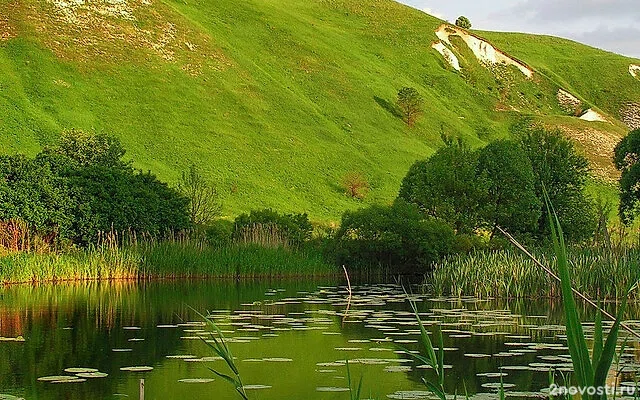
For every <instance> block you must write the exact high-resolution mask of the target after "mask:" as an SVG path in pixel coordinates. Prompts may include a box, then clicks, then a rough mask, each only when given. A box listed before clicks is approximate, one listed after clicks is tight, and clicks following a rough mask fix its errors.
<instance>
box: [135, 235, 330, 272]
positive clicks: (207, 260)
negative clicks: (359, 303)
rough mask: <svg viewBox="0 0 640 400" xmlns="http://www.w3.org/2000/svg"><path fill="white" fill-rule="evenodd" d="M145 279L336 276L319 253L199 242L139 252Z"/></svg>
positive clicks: (158, 246) (163, 245) (156, 247)
mask: <svg viewBox="0 0 640 400" xmlns="http://www.w3.org/2000/svg"><path fill="white" fill-rule="evenodd" d="M141 253H142V255H143V259H144V262H143V265H142V275H143V276H145V277H163V278H177V277H278V276H329V275H337V274H339V273H340V269H338V268H337V267H336V266H335V265H331V264H329V263H326V262H325V261H324V259H323V257H322V254H321V253H320V252H319V251H315V250H313V249H300V250H291V249H287V248H283V247H275V248H271V247H262V246H261V245H257V244H234V245H230V246H224V247H220V248H215V247H210V246H206V245H203V244H202V243H199V242H184V243H176V242H173V243H172V242H161V243H158V244H154V245H151V246H147V247H145V248H143V249H141Z"/></svg>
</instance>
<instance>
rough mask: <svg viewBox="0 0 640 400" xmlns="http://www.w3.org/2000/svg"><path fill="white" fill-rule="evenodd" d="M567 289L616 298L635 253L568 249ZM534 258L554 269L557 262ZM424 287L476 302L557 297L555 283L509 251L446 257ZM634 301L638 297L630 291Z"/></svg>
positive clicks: (639, 262) (633, 271) (635, 263)
mask: <svg viewBox="0 0 640 400" xmlns="http://www.w3.org/2000/svg"><path fill="white" fill-rule="evenodd" d="M569 254H570V258H571V265H570V271H571V275H572V279H573V285H574V287H575V288H576V289H578V290H579V291H582V292H585V293H589V294H590V295H591V296H593V297H595V298H598V299H602V300H611V299H620V298H623V297H625V296H626V291H625V288H627V286H628V285H629V284H630V283H633V282H635V281H636V280H637V279H638V277H639V276H640V250H637V249H634V250H621V251H610V250H598V249H574V250H571V251H570V252H569ZM534 255H535V256H536V257H537V258H538V259H539V260H540V261H541V262H542V263H543V264H545V265H550V266H551V269H552V270H554V271H556V270H557V268H558V263H557V259H556V258H554V257H549V256H546V255H545V254H544V253H543V252H534ZM429 284H430V285H432V288H433V290H434V292H435V293H436V294H439V295H453V296H476V297H480V298H489V297H497V298H530V297H559V296H560V294H561V288H560V285H559V284H558V283H557V282H556V281H555V280H553V279H552V278H551V277H549V276H548V275H546V274H545V272H544V271H542V270H541V269H540V268H539V267H537V266H536V265H535V264H534V263H533V261H531V260H530V259H528V258H527V257H526V256H524V255H522V254H520V253H519V252H516V251H515V250H499V251H479V252H475V253H471V254H468V255H460V256H453V257H449V258H447V259H445V260H443V261H441V262H439V263H438V264H436V265H435V269H434V271H433V275H432V277H431V278H430V279H429ZM632 296H633V298H634V299H636V300H637V299H640V294H638V293H637V292H634V293H633V294H632Z"/></svg>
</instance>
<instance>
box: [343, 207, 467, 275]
mask: <svg viewBox="0 0 640 400" xmlns="http://www.w3.org/2000/svg"><path fill="white" fill-rule="evenodd" d="M454 245H455V236H454V233H453V230H452V229H451V228H449V227H448V226H447V225H446V224H444V223H442V222H439V221H436V220H434V219H432V218H428V219H425V217H424V216H423V215H422V214H421V213H420V211H419V210H418V209H417V207H415V206H414V205H410V204H407V203H405V202H403V201H397V202H396V203H395V204H394V205H392V206H380V205H375V206H371V207H368V208H363V209H360V210H357V211H347V212H346V213H344V215H343V216H342V224H341V226H340V229H339V230H338V231H337V232H336V235H335V239H334V252H335V257H336V260H337V262H338V263H339V264H344V265H349V266H359V267H367V266H385V267H392V268H394V269H408V270H410V271H412V272H423V271H425V270H426V269H428V268H429V267H430V266H431V264H432V263H433V262H435V261H437V260H439V259H440V258H441V257H442V256H444V255H446V254H449V253H451V252H452V250H453V248H454Z"/></svg>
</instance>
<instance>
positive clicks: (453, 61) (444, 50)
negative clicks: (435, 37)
mask: <svg viewBox="0 0 640 400" xmlns="http://www.w3.org/2000/svg"><path fill="white" fill-rule="evenodd" d="M431 47H432V48H434V49H436V50H437V51H438V53H440V54H442V57H444V60H445V61H446V62H447V63H448V64H449V65H451V67H452V68H453V69H455V70H456V71H460V61H458V57H456V55H455V54H453V51H451V50H449V48H448V47H447V46H445V45H444V43H442V42H434V43H433V44H432V45H431Z"/></svg>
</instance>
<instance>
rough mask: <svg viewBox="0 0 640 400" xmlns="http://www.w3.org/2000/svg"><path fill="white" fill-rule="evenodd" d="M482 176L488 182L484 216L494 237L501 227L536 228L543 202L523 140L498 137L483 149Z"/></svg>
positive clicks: (480, 154)
mask: <svg viewBox="0 0 640 400" xmlns="http://www.w3.org/2000/svg"><path fill="white" fill-rule="evenodd" d="M478 176H479V178H480V179H479V180H480V181H482V182H486V183H487V184H488V185H487V189H488V192H487V199H486V201H485V202H484V207H483V215H482V219H483V221H484V223H485V224H486V226H487V228H489V229H490V230H491V232H492V234H491V235H492V236H493V234H494V233H495V231H496V227H497V226H501V227H503V228H505V229H507V230H508V231H509V232H511V233H522V232H534V231H535V230H536V228H537V223H538V220H539V219H540V215H541V202H540V200H539V199H538V197H537V196H536V192H535V175H534V173H533V167H532V166H531V162H530V161H529V159H528V158H527V155H526V153H525V152H524V150H523V149H522V147H521V146H520V144H519V143H517V142H514V141H509V140H498V141H495V142H492V143H489V144H488V145H487V146H486V147H484V148H483V149H481V150H480V152H479V161H478Z"/></svg>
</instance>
